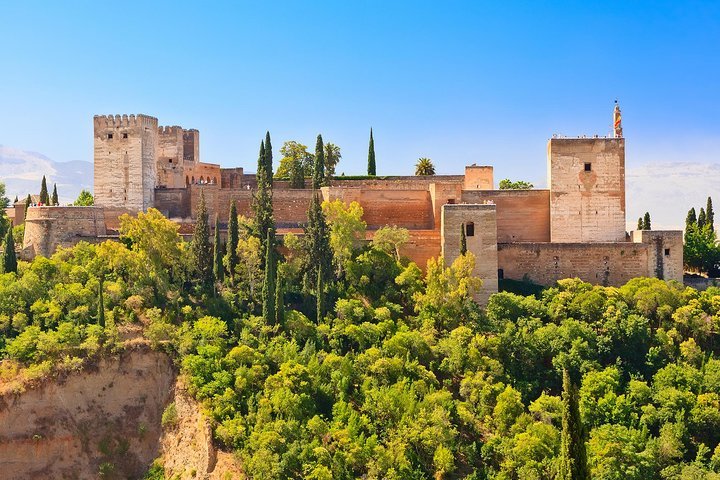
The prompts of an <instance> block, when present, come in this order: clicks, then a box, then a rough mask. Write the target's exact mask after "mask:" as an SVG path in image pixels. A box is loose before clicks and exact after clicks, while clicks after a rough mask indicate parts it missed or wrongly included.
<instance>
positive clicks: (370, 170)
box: [367, 128, 377, 176]
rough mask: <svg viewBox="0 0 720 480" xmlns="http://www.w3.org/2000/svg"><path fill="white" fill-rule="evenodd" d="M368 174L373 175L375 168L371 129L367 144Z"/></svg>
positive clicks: (375, 172)
mask: <svg viewBox="0 0 720 480" xmlns="http://www.w3.org/2000/svg"><path fill="white" fill-rule="evenodd" d="M367 173H368V175H371V176H375V175H376V174H377V169H376V166H375V139H373V131H372V128H371V129H370V144H369V146H368V168H367Z"/></svg>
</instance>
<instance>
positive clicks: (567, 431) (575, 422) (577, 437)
mask: <svg viewBox="0 0 720 480" xmlns="http://www.w3.org/2000/svg"><path fill="white" fill-rule="evenodd" d="M562 402H563V416H562V437H561V443H560V472H559V476H558V479H559V480H587V479H589V478H590V472H589V470H588V465H587V451H586V450H585V432H584V429H583V425H582V419H581V418H580V408H579V407H578V392H577V388H576V387H575V385H573V383H572V380H571V379H570V373H569V372H568V370H567V368H565V369H563V395H562Z"/></svg>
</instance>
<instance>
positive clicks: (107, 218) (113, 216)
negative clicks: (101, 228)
mask: <svg viewBox="0 0 720 480" xmlns="http://www.w3.org/2000/svg"><path fill="white" fill-rule="evenodd" d="M124 214H128V215H130V216H131V217H136V216H137V214H138V211H137V210H131V209H129V208H122V207H117V208H111V207H103V218H104V223H105V231H106V232H112V233H114V232H117V231H118V230H119V229H120V216H122V215H124Z"/></svg>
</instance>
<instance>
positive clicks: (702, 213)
mask: <svg viewBox="0 0 720 480" xmlns="http://www.w3.org/2000/svg"><path fill="white" fill-rule="evenodd" d="M706 223H707V217H706V214H705V209H704V208H702V207H700V213H699V214H698V221H697V225H698V228H699V229H701V230H702V229H703V228H704V227H705V225H706Z"/></svg>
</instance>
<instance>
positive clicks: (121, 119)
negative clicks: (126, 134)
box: [93, 113, 158, 130]
mask: <svg viewBox="0 0 720 480" xmlns="http://www.w3.org/2000/svg"><path fill="white" fill-rule="evenodd" d="M93 123H94V125H95V130H98V129H104V128H130V127H150V128H157V126H158V119H157V118H155V117H151V116H150V115H144V114H142V113H140V114H137V115H135V114H130V115H127V114H124V115H95V117H93Z"/></svg>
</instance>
